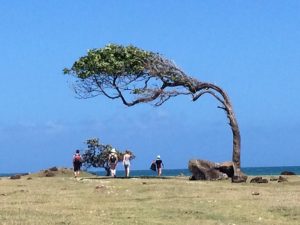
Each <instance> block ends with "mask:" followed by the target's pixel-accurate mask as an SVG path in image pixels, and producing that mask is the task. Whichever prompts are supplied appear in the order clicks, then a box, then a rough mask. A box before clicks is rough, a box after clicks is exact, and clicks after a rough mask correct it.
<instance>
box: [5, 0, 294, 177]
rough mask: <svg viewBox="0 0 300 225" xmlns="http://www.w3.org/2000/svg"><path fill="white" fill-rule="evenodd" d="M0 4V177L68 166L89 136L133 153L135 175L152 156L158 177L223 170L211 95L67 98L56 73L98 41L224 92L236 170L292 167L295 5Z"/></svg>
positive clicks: (220, 118) (223, 124)
mask: <svg viewBox="0 0 300 225" xmlns="http://www.w3.org/2000/svg"><path fill="white" fill-rule="evenodd" d="M0 2H1V4H0V29H1V35H0V46H1V54H0V61H1V72H0V90H1V101H0V108H1V110H0V112H1V117H0V149H1V157H0V172H19V171H22V172H35V171H38V170H41V169H45V168H48V167H51V166H65V167H71V157H72V154H73V152H74V151H75V149H77V148H79V149H84V148H85V147H86V146H85V144H84V141H85V140H86V139H88V138H91V137H98V138H100V140H101V142H102V143H104V144H112V145H113V146H115V147H116V148H117V149H120V150H124V149H127V148H129V149H131V150H132V151H133V152H135V154H136V156H137V157H136V159H135V160H134V162H133V166H132V168H133V169H148V168H149V163H150V161H151V160H152V159H153V158H154V157H156V155H157V154H160V155H161V157H162V159H163V160H164V162H165V166H166V168H186V167H187V164H188V160H189V159H192V158H201V159H207V160H211V161H216V162H221V161H228V160H231V157H232V135H231V130H230V127H229V126H228V124H227V123H228V121H227V119H226V116H225V114H224V112H223V111H222V110H220V109H218V108H217V106H218V103H217V102H216V101H215V99H212V98H211V97H209V96H204V97H203V98H200V99H199V100H198V101H197V102H191V99H189V98H188V97H178V98H175V99H171V100H170V101H169V102H167V103H166V104H164V105H163V106H161V107H158V108H155V107H152V106H151V105H146V104H145V105H138V106H135V107H131V108H128V107H125V106H124V105H122V103H121V102H119V101H110V100H108V99H106V98H104V97H97V98H93V99H87V100H80V99H77V98H75V94H74V93H73V91H72V89H71V84H72V80H71V79H70V77H68V76H65V75H63V73H62V69H63V68H64V67H70V66H71V65H72V63H73V62H74V61H75V60H77V59H78V58H79V57H80V56H83V55H84V54H86V52H87V50H88V49H91V48H101V47H103V46H105V45H106V44H108V43H117V44H123V45H128V44H133V45H135V46H137V47H140V48H143V49H145V50H150V51H154V52H159V53H161V54H163V55H164V56H165V57H167V58H169V59H172V60H174V61H175V62H176V64H177V65H179V66H180V67H181V68H182V69H183V70H184V71H185V72H186V73H187V74H189V75H190V76H193V77H195V78H197V79H199V80H200V81H207V82H212V83H215V84H217V85H219V86H220V87H222V88H223V89H224V90H225V91H226V92H227V93H228V95H229V97H230V98H231V101H232V103H233V107H234V111H235V114H236V117H237V120H238V123H239V126H240V131H241V137H242V149H241V160H242V166H245V167H246V166H287V165H300V161H299V158H300V154H299V146H300V141H299V133H300V117H299V115H300V101H299V87H298V86H299V83H300V74H299V71H300V42H299V40H300V29H299V27H300V14H299V11H300V2H299V1H297V0H294V1H291V0H287V1H277V0H274V1H255V0H252V1H213V0H210V1H196V0H194V1H192V0H190V1H182V0H181V1H179V0H165V1H159V0H151V1H146V0H145V1H138V0H128V1H121V0H118V1H96V0H95V1H93V0H89V1H71V0H69V1H68V0H64V1H61V0H52V1H40V0H35V1H33V0H28V1H22V0H15V1H0ZM119 169H122V168H121V167H120V168H119Z"/></svg>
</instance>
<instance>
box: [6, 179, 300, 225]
mask: <svg viewBox="0 0 300 225" xmlns="http://www.w3.org/2000/svg"><path fill="white" fill-rule="evenodd" d="M28 177H29V176H25V177H22V178H21V179H17V180H11V179H8V178H2V179H1V180H0V207H1V209H0V224H1V225H4V224H7V225H12V224H22V225H27V224H28V225H29V224H30V225H34V224H36V225H43V224H61V225H64V224H89V225H90V224H143V225H146V224H164V225H166V224H179V225H181V224H184V225H189V224H191V225H196V224H203V225H211V224H214V225H223V224H224V225H225V224H226V225H234V224H235V225H247V224H255V225H256V224H258V225H259V224H262V225H263V224H269V225H281V224H282V225H296V224H297V225H299V221H300V177H298V176H290V177H288V180H289V181H288V182H284V183H277V182H276V181H272V182H269V183H267V184H250V183H243V184H233V183H231V182H230V181H229V180H227V181H189V180H188V178H187V177H174V178H168V179H157V178H151V179H141V178H131V179H118V178H116V179H106V178H101V179H99V178H93V177H86V178H83V177H81V178H77V179H75V178H73V177H71V176H69V175H65V176H55V177H40V176H31V178H30V179H28Z"/></svg>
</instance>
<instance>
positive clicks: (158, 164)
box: [155, 155, 164, 176]
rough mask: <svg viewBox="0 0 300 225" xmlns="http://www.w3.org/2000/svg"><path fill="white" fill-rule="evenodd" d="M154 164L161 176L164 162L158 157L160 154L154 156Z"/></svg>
mask: <svg viewBox="0 0 300 225" xmlns="http://www.w3.org/2000/svg"><path fill="white" fill-rule="evenodd" d="M155 164H156V171H157V175H158V176H161V174H162V168H163V167H164V164H163V161H162V160H161V158H160V155H158V156H157V157H156V160H155Z"/></svg>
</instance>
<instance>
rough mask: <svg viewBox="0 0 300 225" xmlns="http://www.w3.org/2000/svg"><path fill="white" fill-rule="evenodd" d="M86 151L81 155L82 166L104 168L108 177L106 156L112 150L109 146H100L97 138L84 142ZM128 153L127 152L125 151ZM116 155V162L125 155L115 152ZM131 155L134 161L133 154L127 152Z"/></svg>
mask: <svg viewBox="0 0 300 225" xmlns="http://www.w3.org/2000/svg"><path fill="white" fill-rule="evenodd" d="M86 144H87V149H86V150H85V151H84V153H83V154H82V158H83V166H84V167H85V168H86V169H88V168H90V167H94V168H104V169H105V171H106V175H107V176H109V175H110V174H109V173H110V170H109V163H108V156H109V154H110V151H111V150H112V149H113V147H112V146H111V145H105V144H101V143H100V141H99V139H98V138H91V139H88V140H87V141H86ZM127 151H129V150H127ZM116 152H117V155H118V159H119V160H118V161H122V159H123V155H124V154H125V153H123V152H120V151H118V150H116ZM129 152H130V154H131V159H134V158H135V156H134V154H133V153H132V152H131V151H129Z"/></svg>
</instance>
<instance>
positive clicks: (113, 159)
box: [109, 155, 117, 163]
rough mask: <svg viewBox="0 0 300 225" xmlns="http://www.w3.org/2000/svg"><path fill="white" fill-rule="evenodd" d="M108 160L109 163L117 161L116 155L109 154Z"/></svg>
mask: <svg viewBox="0 0 300 225" xmlns="http://www.w3.org/2000/svg"><path fill="white" fill-rule="evenodd" d="M109 160H110V162H111V163H115V162H116V161H117V157H116V156H115V155H111V156H110V157H109Z"/></svg>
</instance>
